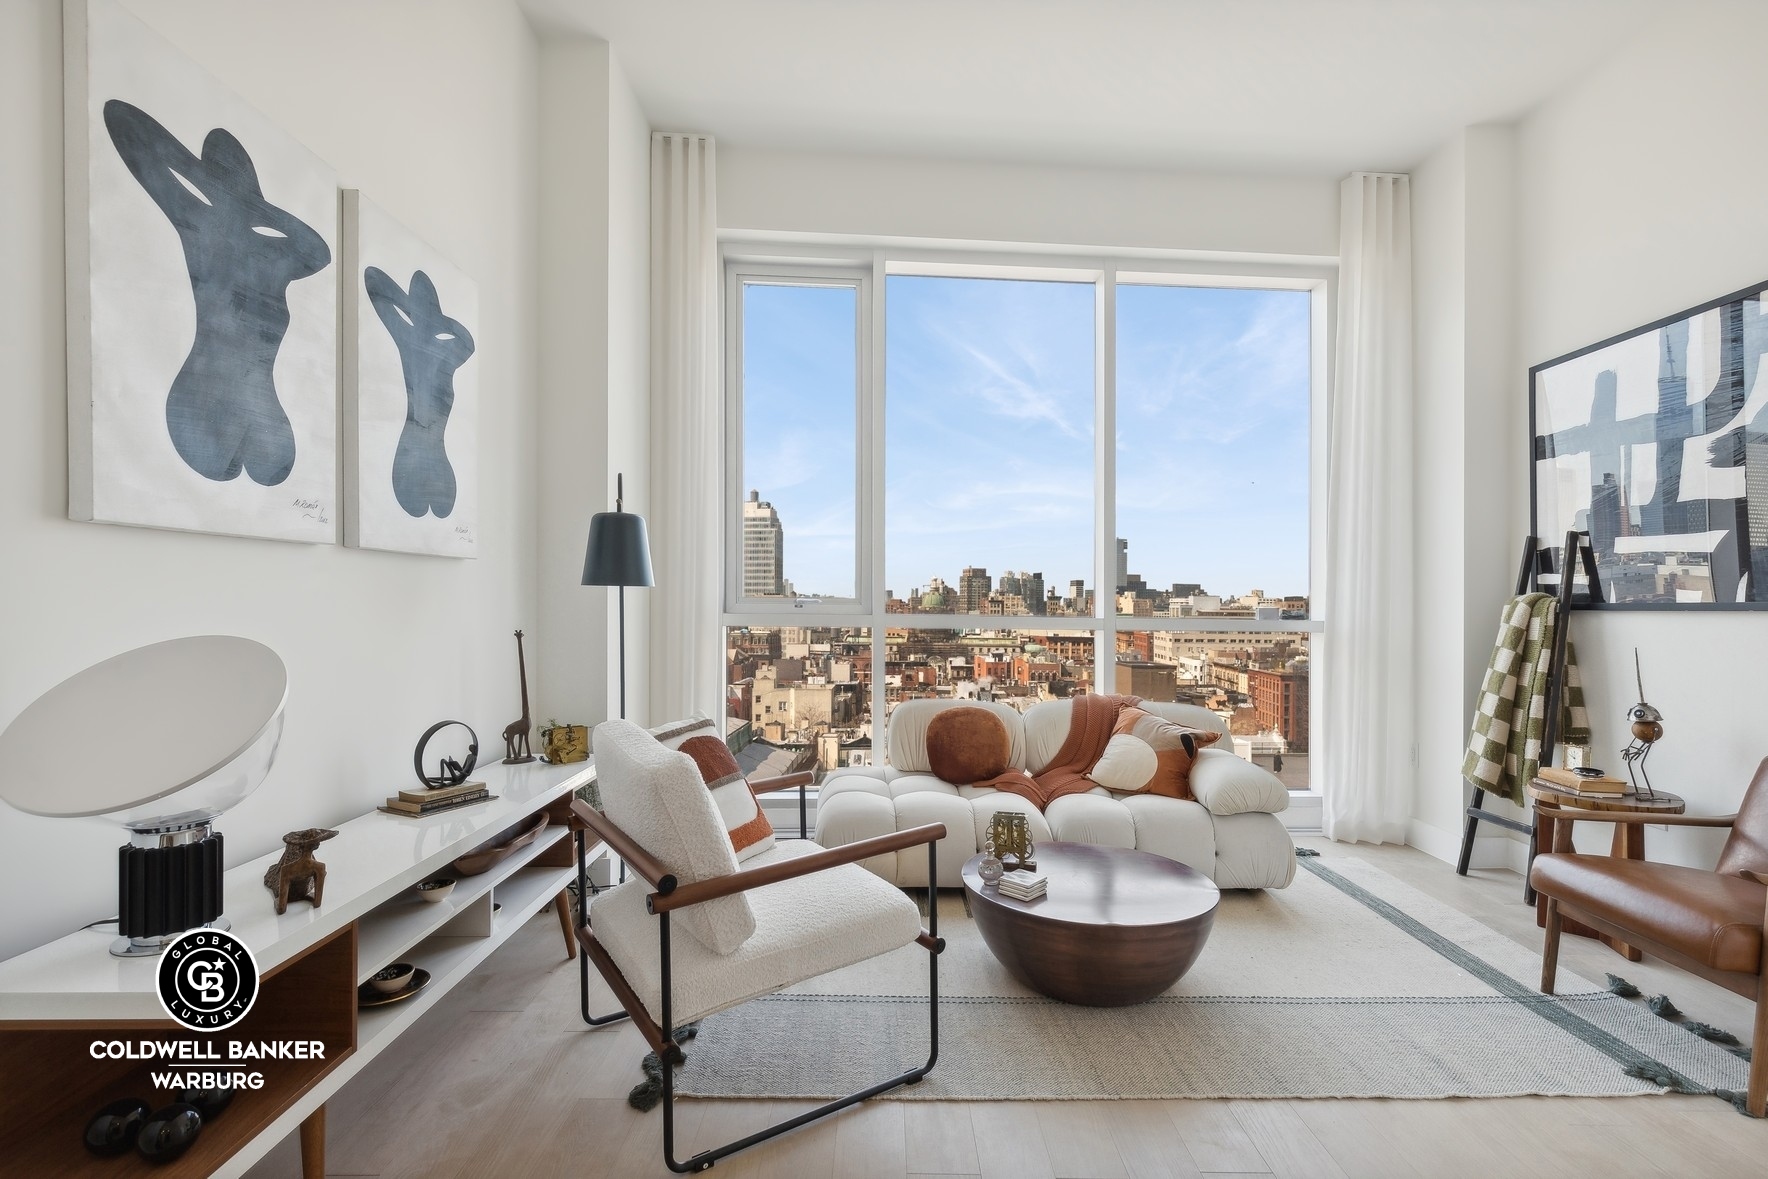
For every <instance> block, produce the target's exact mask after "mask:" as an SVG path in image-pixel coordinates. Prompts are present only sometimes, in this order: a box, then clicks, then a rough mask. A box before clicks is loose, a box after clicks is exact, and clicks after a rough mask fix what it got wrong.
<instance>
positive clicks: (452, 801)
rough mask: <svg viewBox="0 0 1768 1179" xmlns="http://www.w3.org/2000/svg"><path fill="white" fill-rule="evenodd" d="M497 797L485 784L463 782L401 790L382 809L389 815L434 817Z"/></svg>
mask: <svg viewBox="0 0 1768 1179" xmlns="http://www.w3.org/2000/svg"><path fill="white" fill-rule="evenodd" d="M492 797H495V796H494V795H493V794H492V793H491V792H490V791H489V790H487V789H486V788H485V783H483V782H462V783H460V785H458V786H438V787H436V788H435V789H434V790H401V791H400V792H399V793H398V794H395V795H394V796H393V797H392V798H389V799H388V800H387V803H386V805H385V806H383V807H381V808H380V809H381V810H383V811H386V812H387V813H388V814H389V815H409V816H411V817H413V818H416V817H417V816H419V815H433V814H436V813H437V812H438V811H451V810H453V809H454V808H455V807H457V806H471V805H472V804H473V803H475V802H484V801H485V800H486V799H488V798H492Z"/></svg>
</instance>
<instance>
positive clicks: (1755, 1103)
mask: <svg viewBox="0 0 1768 1179" xmlns="http://www.w3.org/2000/svg"><path fill="white" fill-rule="evenodd" d="M1757 879H1758V880H1759V879H1761V877H1760V876H1758V877H1757ZM1764 927H1765V928H1768V922H1764ZM1757 969H1758V970H1760V972H1761V973H1760V974H1759V975H1758V976H1757V978H1756V1028H1755V1035H1754V1036H1752V1037H1750V1088H1749V1092H1748V1093H1747V1094H1745V1102H1744V1104H1746V1105H1747V1106H1748V1107H1749V1111H1750V1116H1751V1117H1753V1118H1761V1117H1768V940H1764V941H1763V943H1762V958H1761V962H1760V964H1759V965H1758V967H1757Z"/></svg>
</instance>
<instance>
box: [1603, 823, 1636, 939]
mask: <svg viewBox="0 0 1768 1179" xmlns="http://www.w3.org/2000/svg"><path fill="white" fill-rule="evenodd" d="M1608 854H1609V855H1611V856H1613V857H1614V858H1616V859H1617V860H1643V859H1644V858H1645V827H1644V825H1643V824H1640V823H1616V824H1615V833H1614V838H1613V840H1611V841H1610V843H1609V851H1608ZM1596 936H1597V940H1599V941H1600V942H1602V944H1603V945H1605V946H1607V947H1608V948H1609V949H1611V950H1613V951H1614V952H1615V953H1617V954H1619V955H1620V956H1621V957H1623V958H1625V959H1626V960H1627V961H1629V962H1638V961H1640V960H1641V959H1643V958H1644V957H1645V952H1644V951H1643V950H1640V949H1639V948H1637V947H1636V946H1629V945H1628V944H1627V943H1626V942H1624V941H1621V940H1620V939H1619V938H1613V937H1610V936H1609V935H1608V934H1606V933H1602V934H1597V935H1596Z"/></svg>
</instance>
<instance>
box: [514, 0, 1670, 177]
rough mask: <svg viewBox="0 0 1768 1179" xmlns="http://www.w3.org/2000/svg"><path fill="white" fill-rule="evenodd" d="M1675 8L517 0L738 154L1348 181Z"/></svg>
mask: <svg viewBox="0 0 1768 1179" xmlns="http://www.w3.org/2000/svg"><path fill="white" fill-rule="evenodd" d="M1675 2H1676V0H521V3H522V5H523V7H524V8H525V9H526V10H527V11H528V13H529V15H530V17H531V19H532V20H533V23H534V25H535V27H536V28H537V29H539V30H540V31H541V32H542V34H543V35H545V34H547V33H550V32H575V33H589V34H593V35H595V36H598V37H601V38H603V39H605V40H607V41H608V42H610V43H611V44H612V45H613V46H614V50H615V55H616V56H617V58H618V59H619V61H620V63H621V65H622V66H623V67H624V69H625V71H626V73H627V75H628V76H629V77H630V79H631V81H632V85H633V88H634V90H635V91H636V92H637V94H638V98H639V101H640V103H641V104H642V105H643V107H644V109H645V113H646V114H647V115H648V116H649V117H650V119H651V122H652V124H653V125H654V126H656V127H659V128H671V129H678V130H694V131H707V132H711V133H712V134H714V135H716V136H717V137H718V138H719V139H720V140H721V141H722V142H724V143H726V144H732V145H743V146H755V147H775V148H793V149H798V150H807V151H845V152H855V153H862V154H891V155H913V156H945V157H959V158H970V159H988V160H1003V161H1021V162H1031V163H1058V164H1088V165H1096V166H1122V167H1134V168H1162V169H1186V170H1208V171H1237V172H1246V171H1252V172H1270V173H1284V174H1296V175H1314V174H1331V175H1337V174H1341V173H1344V172H1347V171H1351V170H1354V169H1376V170H1380V169H1402V168H1406V167H1408V166H1410V165H1412V164H1415V163H1416V162H1418V161H1419V160H1420V159H1422V158H1423V157H1424V156H1425V155H1426V154H1428V153H1429V151H1430V150H1431V149H1432V148H1433V147H1434V146H1436V145H1437V144H1439V143H1441V142H1442V141H1443V139H1444V138H1445V137H1446V136H1448V135H1449V134H1451V133H1452V132H1453V131H1454V130H1456V129H1457V128H1459V127H1462V126H1466V125H1469V124H1472V123H1479V122H1487V121H1494V120H1497V121H1504V120H1508V119H1512V118H1515V117H1516V116H1517V115H1519V114H1521V113H1522V112H1524V111H1526V110H1527V109H1529V108H1530V107H1531V106H1533V105H1535V104H1536V103H1537V102H1539V101H1540V100H1541V99H1542V98H1544V97H1546V96H1548V95H1550V94H1552V93H1554V92H1555V91H1556V90H1558V89H1560V88H1561V87H1563V86H1565V85H1566V84H1567V83H1569V82H1571V81H1572V80H1574V79H1576V78H1577V77H1579V76H1580V75H1581V74H1583V73H1585V72H1586V71H1588V70H1590V69H1591V68H1592V67H1593V66H1594V65H1595V64H1596V63H1598V62H1599V61H1601V60H1602V58H1603V57H1604V56H1606V55H1607V54H1608V53H1610V52H1612V51H1613V50H1614V49H1615V48H1616V47H1617V46H1618V45H1619V44H1620V43H1621V42H1623V41H1624V40H1626V39H1627V38H1628V37H1630V36H1632V35H1634V34H1636V33H1637V32H1638V31H1639V30H1640V28H1641V26H1642V25H1643V24H1644V23H1645V22H1646V21H1647V20H1649V19H1650V18H1651V17H1652V16H1653V15H1654V14H1657V13H1661V12H1667V11H1669V10H1670V8H1671V6H1672V4H1673V3H1675Z"/></svg>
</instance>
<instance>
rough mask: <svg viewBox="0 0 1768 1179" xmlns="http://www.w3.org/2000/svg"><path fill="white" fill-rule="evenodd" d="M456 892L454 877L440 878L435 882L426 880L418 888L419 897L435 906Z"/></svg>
mask: <svg viewBox="0 0 1768 1179" xmlns="http://www.w3.org/2000/svg"><path fill="white" fill-rule="evenodd" d="M453 891H454V878H453V877H452V876H438V877H436V879H434V880H426V881H424V882H423V883H422V884H420V885H418V886H417V895H418V896H420V897H422V898H424V900H426V901H429V902H430V903H431V904H435V903H436V902H437V901H439V900H442V899H443V898H444V897H446V896H447V895H448V894H449V893H451V892H453Z"/></svg>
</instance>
